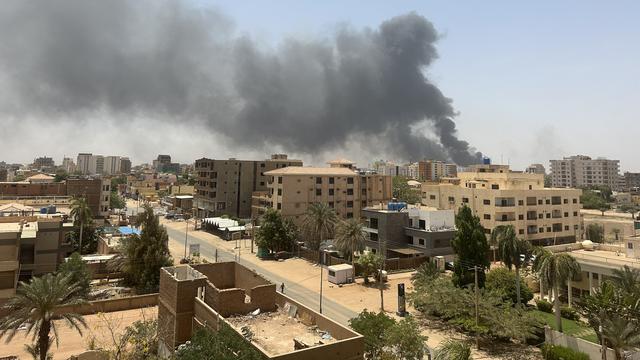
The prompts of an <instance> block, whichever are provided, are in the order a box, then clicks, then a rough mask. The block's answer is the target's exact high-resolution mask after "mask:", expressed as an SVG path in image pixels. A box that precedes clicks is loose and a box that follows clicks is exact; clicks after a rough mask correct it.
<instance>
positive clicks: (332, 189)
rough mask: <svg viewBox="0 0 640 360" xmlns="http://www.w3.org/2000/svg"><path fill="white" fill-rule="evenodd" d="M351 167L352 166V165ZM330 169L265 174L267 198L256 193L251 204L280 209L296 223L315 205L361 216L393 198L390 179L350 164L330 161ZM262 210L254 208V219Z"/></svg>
mask: <svg viewBox="0 0 640 360" xmlns="http://www.w3.org/2000/svg"><path fill="white" fill-rule="evenodd" d="M351 164H352V163H351ZM330 165H331V167H299V166H298V167H286V168H281V169H277V170H272V171H269V172H266V173H265V175H267V176H269V177H270V178H269V182H268V191H269V193H268V195H267V196H266V197H265V195H264V193H258V194H256V196H258V199H256V200H254V201H253V202H254V203H256V202H257V203H260V202H262V203H265V204H266V207H271V208H274V209H277V210H279V211H280V212H281V213H282V215H283V216H285V217H290V218H292V219H293V220H294V221H296V222H299V221H301V220H302V217H303V216H304V215H305V213H306V212H307V208H308V207H309V206H310V205H311V204H314V203H324V204H328V205H329V206H330V207H332V208H333V209H334V210H335V211H336V213H337V214H338V215H339V216H340V217H342V218H347V219H348V218H356V219H359V218H361V216H362V213H361V211H362V209H364V208H366V207H367V206H373V205H377V204H379V203H386V202H389V201H390V200H391V198H392V197H393V194H392V177H391V176H388V175H379V174H368V173H365V174H361V173H359V172H358V171H356V170H353V169H352V168H350V166H351V165H350V164H349V163H347V162H345V161H341V162H337V161H334V162H330ZM264 209H265V208H260V207H255V208H254V210H255V213H254V214H253V217H254V218H257V217H259V213H260V212H263V211H264Z"/></svg>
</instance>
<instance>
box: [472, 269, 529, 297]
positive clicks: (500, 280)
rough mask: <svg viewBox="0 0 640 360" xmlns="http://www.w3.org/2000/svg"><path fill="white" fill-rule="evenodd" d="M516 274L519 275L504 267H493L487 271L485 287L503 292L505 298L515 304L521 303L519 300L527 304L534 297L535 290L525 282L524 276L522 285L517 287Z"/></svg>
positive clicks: (521, 280)
mask: <svg viewBox="0 0 640 360" xmlns="http://www.w3.org/2000/svg"><path fill="white" fill-rule="evenodd" d="M516 276H519V275H516V274H515V273H514V272H513V271H509V270H508V269H506V268H503V267H499V268H495V269H491V270H490V271H489V272H488V273H487V281H486V282H485V284H484V286H485V289H487V290H489V291H496V292H498V293H500V294H502V295H503V297H502V298H503V299H505V300H509V301H511V302H512V303H513V304H516V305H517V304H519V302H518V301H521V302H520V303H524V304H526V303H528V302H529V301H531V299H533V292H532V291H531V289H529V287H528V286H527V284H526V283H524V279H522V277H521V278H520V282H519V283H520V284H522V286H521V287H520V288H518V287H516V279H515V278H516ZM518 289H519V291H518ZM518 294H520V296H518Z"/></svg>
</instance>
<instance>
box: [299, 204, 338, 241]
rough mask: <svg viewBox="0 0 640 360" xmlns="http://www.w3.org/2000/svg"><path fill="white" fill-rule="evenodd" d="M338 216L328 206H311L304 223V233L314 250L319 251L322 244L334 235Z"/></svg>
mask: <svg viewBox="0 0 640 360" xmlns="http://www.w3.org/2000/svg"><path fill="white" fill-rule="evenodd" d="M337 221H338V216H337V215H336V212H335V211H333V208H331V207H330V206H329V205H327V204H323V203H314V204H311V205H310V206H309V208H308V209H307V213H306V214H305V216H304V219H303V221H302V231H303V232H304V234H305V236H306V237H307V239H308V241H307V242H308V243H309V245H310V246H311V248H312V249H313V250H319V249H320V244H321V243H322V242H323V241H324V240H327V239H328V238H329V237H330V236H331V235H332V234H333V230H334V227H335V225H336V222H337Z"/></svg>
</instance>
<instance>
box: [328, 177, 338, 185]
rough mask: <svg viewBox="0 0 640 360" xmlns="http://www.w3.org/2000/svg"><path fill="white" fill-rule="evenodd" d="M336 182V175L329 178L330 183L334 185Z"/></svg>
mask: <svg viewBox="0 0 640 360" xmlns="http://www.w3.org/2000/svg"><path fill="white" fill-rule="evenodd" d="M335 182H336V179H335V178H334V177H330V178H329V184H331V185H333V184H334V183H335Z"/></svg>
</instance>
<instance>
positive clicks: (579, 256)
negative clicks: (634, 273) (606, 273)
mask: <svg viewBox="0 0 640 360" xmlns="http://www.w3.org/2000/svg"><path fill="white" fill-rule="evenodd" d="M570 254H571V255H572V256H573V257H574V258H576V260H578V262H580V263H585V264H593V265H598V266H605V267H611V268H620V267H623V266H625V265H627V266H629V267H631V268H636V269H640V260H638V259H633V258H629V257H627V256H626V249H623V248H621V249H620V251H619V252H615V251H607V250H584V249H581V250H573V251H571V252H570Z"/></svg>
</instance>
